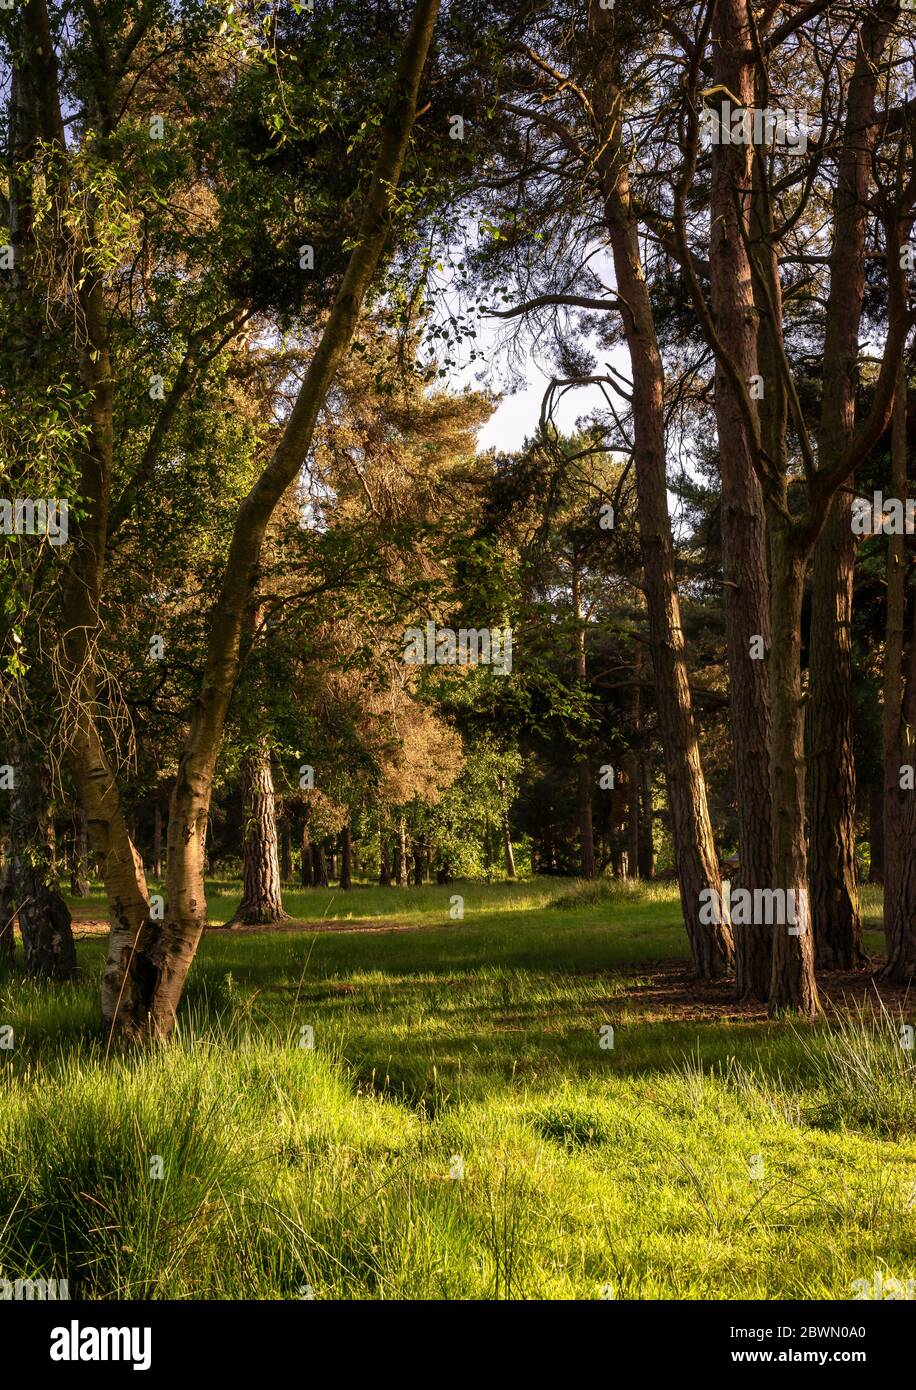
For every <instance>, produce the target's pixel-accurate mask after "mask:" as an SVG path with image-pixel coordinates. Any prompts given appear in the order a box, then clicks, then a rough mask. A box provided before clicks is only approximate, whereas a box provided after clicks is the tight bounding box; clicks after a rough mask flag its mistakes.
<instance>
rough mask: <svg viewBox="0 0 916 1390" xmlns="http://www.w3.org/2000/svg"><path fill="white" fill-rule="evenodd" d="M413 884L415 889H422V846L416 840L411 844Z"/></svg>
mask: <svg viewBox="0 0 916 1390" xmlns="http://www.w3.org/2000/svg"><path fill="white" fill-rule="evenodd" d="M413 884H414V887H415V888H422V887H423V846H422V845H421V844H419V843H418V842H417V841H416V840H415V841H414V844H413Z"/></svg>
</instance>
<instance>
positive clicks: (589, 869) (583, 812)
mask: <svg viewBox="0 0 916 1390" xmlns="http://www.w3.org/2000/svg"><path fill="white" fill-rule="evenodd" d="M572 608H573V618H574V619H575V624H576V630H575V654H576V680H577V681H578V683H579V685H580V686H581V687H582V688H583V690H584V687H585V683H586V679H587V666H586V655H585V623H584V621H583V613H582V586H581V575H580V572H579V566H578V565H577V564H576V563H575V562H574V563H573V567H572ZM576 817H577V819H578V822H579V877H580V878H586V879H591V878H594V877H595V831H594V823H593V817H592V769H591V765H590V763H589V760H588V758H587V757H585V758H580V759H579V762H578V766H577V768H576Z"/></svg>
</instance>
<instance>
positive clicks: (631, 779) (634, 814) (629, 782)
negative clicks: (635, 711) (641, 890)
mask: <svg viewBox="0 0 916 1390" xmlns="http://www.w3.org/2000/svg"><path fill="white" fill-rule="evenodd" d="M621 772H622V773H623V778H624V781H625V790H626V795H627V826H626V856H627V877H628V878H635V877H636V876H637V874H638V872H639V760H638V758H637V757H636V754H635V753H634V752H633V751H632V750H630V751H629V752H628V753H626V754H625V755H624V758H623V765H622V767H621Z"/></svg>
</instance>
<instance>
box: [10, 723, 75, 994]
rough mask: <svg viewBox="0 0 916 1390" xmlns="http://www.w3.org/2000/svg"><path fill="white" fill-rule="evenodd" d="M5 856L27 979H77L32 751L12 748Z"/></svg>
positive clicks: (43, 791) (40, 776) (47, 814)
mask: <svg viewBox="0 0 916 1390" xmlns="http://www.w3.org/2000/svg"><path fill="white" fill-rule="evenodd" d="M13 747H14V753H13V768H14V782H13V790H12V795H11V797H10V857H11V861H12V880H13V889H14V892H15V896H16V905H17V908H18V919H19V931H20V934H21V936H22V946H23V952H24V955H25V967H26V970H27V972H28V974H30V975H40V976H43V977H45V978H46V979H54V980H69V979H72V978H73V976H74V975H75V974H76V947H75V946H74V944H73V932H72V930H71V927H70V910H69V908H68V907H67V904H66V901H65V900H64V898H63V897H62V896H61V894H60V893H59V892H58V891H57V886H56V883H55V873H54V843H53V837H52V835H51V825H52V816H51V808H50V805H49V803H48V799H47V788H46V785H45V783H44V781H43V767H42V764H41V761H40V755H39V754H38V752H37V750H35V749H33V748H31V747H29V746H28V745H27V744H25V743H24V742H21V741H16V742H15V744H14V745H13Z"/></svg>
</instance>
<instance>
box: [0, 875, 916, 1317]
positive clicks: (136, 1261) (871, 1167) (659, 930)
mask: <svg viewBox="0 0 916 1390" xmlns="http://www.w3.org/2000/svg"><path fill="white" fill-rule="evenodd" d="M212 890H213V891H212V896H211V919H212V920H213V921H214V922H220V921H225V920H226V918H227V917H228V916H229V915H230V914H231V911H232V909H233V907H234V906H235V903H236V901H237V897H238V886H237V885H235V884H218V883H217V884H214V885H212ZM455 894H460V895H461V897H462V898H463V900H464V914H465V915H464V919H463V920H462V921H456V920H452V919H451V918H450V917H449V904H450V899H451V898H452V896H453V895H455ZM866 906H867V911H868V914H869V920H870V922H871V923H872V924H875V925H876V924H877V918H878V912H879V906H880V905H879V902H878V900H877V898H876V897H874V896H872V897H871V898H869V900H868V902H867V905H866ZM287 908H288V910H289V911H290V912H291V913H292V914H294V915H295V916H296V917H297V918H299V919H300V920H302V921H306V922H309V921H315V922H317V921H321V922H322V923H327V922H328V921H329V920H330V919H346V918H348V917H349V918H350V919H352V920H353V921H354V922H359V923H361V924H366V923H368V924H369V925H370V926H374V927H378V928H382V927H384V928H391V929H390V930H384V931H382V930H366V929H365V927H363V929H361V930H352V931H327V930H322V931H314V932H306V933H298V934H294V933H280V932H276V933H274V932H271V933H250V934H234V933H233V934H230V933H226V934H221V933H218V932H215V933H212V934H208V935H207V936H206V937H205V939H204V943H203V946H202V948H201V952H200V955H199V957H198V960H197V962H196V963H195V966H194V969H193V972H192V976H191V979H190V982H189V986H188V990H187V995H186V1001H185V1009H184V1012H183V1016H182V1019H181V1027H180V1030H179V1036H178V1039H177V1042H176V1044H175V1045H174V1046H171V1047H169V1048H167V1049H161V1050H157V1051H155V1052H153V1053H152V1054H149V1055H144V1056H139V1057H138V1056H131V1057H124V1058H122V1057H117V1056H112V1057H110V1058H109V1059H108V1060H107V1061H106V1060H105V1057H104V1047H103V1045H102V1044H101V1043H100V1042H99V1040H98V1036H97V1032H98V1030H97V1008H98V1003H97V1000H98V978H99V974H100V971H101V965H102V959H103V952H104V942H103V940H102V939H100V938H89V939H86V940H82V941H80V943H79V953H80V960H81V965H82V969H83V976H84V978H83V982H82V983H81V984H79V985H77V986H76V987H63V986H47V985H36V984H33V983H30V982H27V981H24V980H23V979H21V978H20V977H18V976H12V977H9V978H7V979H6V980H4V981H3V982H2V984H0V1023H5V1024H8V1025H10V1026H12V1028H13V1030H14V1046H13V1047H12V1049H6V1050H3V1051H0V1087H2V1089H0V1277H5V1278H8V1279H13V1278H16V1277H21V1278H28V1277H32V1278H36V1277H45V1278H51V1277H58V1278H63V1277H65V1278H67V1279H68V1281H69V1287H70V1293H71V1296H72V1297H81V1296H82V1297H102V1298H104V1297H150V1298H163V1297H164V1298H169V1297H172V1298H195V1297H198V1298H204V1297H206V1298H301V1297H311V1296H314V1297H316V1298H367V1297H368V1298H412V1297H417V1298H442V1297H446V1298H458V1299H461V1298H476V1297H498V1298H522V1297H524V1298H600V1297H602V1296H608V1293H609V1292H610V1291H612V1292H613V1296H615V1297H618V1298H634V1297H635V1298H658V1297H675V1298H730V1297H739V1298H743V1297H762V1298H792V1297H802V1298H849V1297H850V1296H851V1293H852V1289H851V1285H852V1281H853V1280H854V1279H860V1278H863V1279H871V1277H872V1273H873V1271H874V1270H876V1269H877V1270H881V1271H882V1272H883V1274H884V1275H885V1276H886V1277H891V1276H894V1277H897V1278H901V1279H905V1278H912V1277H913V1273H914V1270H916V1136H914V1121H916V1091H914V1078H916V1070H914V1066H913V1061H912V1059H913V1056H914V1054H913V1053H912V1052H908V1051H906V1050H905V1049H903V1048H901V1047H900V1046H899V1043H898V1040H897V1035H896V1027H897V1024H898V1023H899V1017H898V1016H897V1014H896V1013H895V1014H894V1015H893V1016H890V1015H881V1014H880V1013H879V1014H878V1015H877V1016H875V1017H872V1016H870V1015H868V1014H862V1013H860V1012H857V1011H855V1010H853V1012H852V1013H851V1014H850V1015H848V1016H847V1017H845V1018H842V1017H841V1018H838V1019H837V1018H835V1019H833V1020H832V1021H831V1022H830V1023H829V1024H821V1025H818V1026H816V1027H811V1026H804V1027H799V1026H797V1025H793V1024H791V1023H779V1024H773V1023H764V1022H760V1021H756V1020H747V1019H742V1018H741V1017H740V1015H736V1016H735V1017H728V1016H727V1010H726V1011H725V1015H724V1016H723V1011H722V1010H721V1009H720V1010H719V1011H718V1013H716V1011H715V1010H707V1011H706V1013H705V1014H704V1013H703V1012H702V1011H701V1012H700V1015H699V1016H697V1017H691V1016H690V1014H689V1012H688V1011H686V1010H685V1008H684V1007H683V1002H684V1000H685V999H687V998H688V997H689V996H688V991H687V989H686V987H683V986H679V987H678V988H677V989H675V990H674V991H673V992H671V993H670V994H665V993H664V992H662V993H661V994H660V993H659V991H658V990H653V989H652V988H647V986H652V984H653V982H654V981H655V978H656V971H657V968H658V962H667V965H666V969H667V971H668V976H667V977H666V978H669V979H670V978H671V976H672V972H673V973H674V974H675V975H676V974H677V973H678V969H679V967H678V966H677V964H676V961H677V958H681V959H683V958H685V956H686V950H685V943H684V939H683V929H682V927H681V926H680V921H679V913H678V908H677V903H676V896H675V894H674V891H673V890H672V889H671V888H670V887H667V886H659V887H657V888H653V889H651V890H642V891H639V892H626V891H613V886H611V891H608V889H607V888H604V889H602V890H596V889H594V888H593V887H591V886H581V887H577V886H576V885H571V884H569V883H566V884H562V883H545V882H538V883H536V884H519V885H505V884H496V885H492V886H485V885H480V884H477V885H474V884H456V885H451V886H449V887H448V888H425V889H410V890H406V891H403V892H402V891H399V890H381V889H370V888H360V889H357V890H355V891H354V892H353V893H351V894H341V893H333V892H330V891H327V890H324V891H322V890H307V891H305V892H300V893H291V894H289V895H288V897H287ZM80 912H81V915H82V916H84V917H87V918H91V917H92V916H93V915H95V916H98V915H100V900H99V901H98V902H93V901H89V902H88V903H83V904H81V905H80ZM869 946H870V948H871V949H873V950H877V949H879V948H880V940H879V938H877V937H870V939H869ZM905 1016H907V1017H909V1014H908V1013H906V1014H905ZM608 1025H610V1026H611V1027H612V1028H613V1030H614V1032H613V1044H614V1045H613V1047H612V1048H611V1047H608V1046H602V1042H604V1043H605V1044H606V1043H607V1042H609V1041H610V1038H609V1035H608V1034H607V1032H606V1029H607V1026H608ZM602 1030H604V1031H602ZM310 1043H313V1044H314V1045H313V1046H309V1045H307V1044H310ZM303 1044H306V1045H303ZM160 1171H161V1173H162V1176H161V1177H157V1176H154V1175H155V1174H156V1173H158V1172H160Z"/></svg>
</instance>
